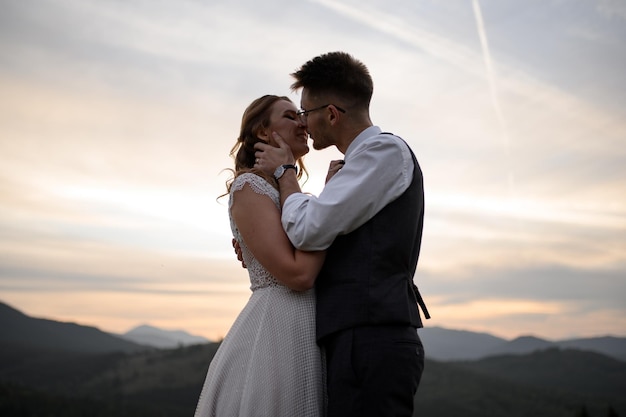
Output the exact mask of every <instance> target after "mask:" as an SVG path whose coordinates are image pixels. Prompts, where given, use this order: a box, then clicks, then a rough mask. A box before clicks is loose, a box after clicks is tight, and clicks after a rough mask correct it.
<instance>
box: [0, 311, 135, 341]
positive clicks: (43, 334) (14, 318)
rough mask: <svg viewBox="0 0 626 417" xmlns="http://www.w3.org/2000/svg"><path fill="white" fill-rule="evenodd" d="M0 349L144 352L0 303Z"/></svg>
mask: <svg viewBox="0 0 626 417" xmlns="http://www.w3.org/2000/svg"><path fill="white" fill-rule="evenodd" d="M0 329H2V331H0V347H4V348H6V347H13V348H31V347H32V348H39V349H54V350H61V351H69V352H81V353H108V352H137V351H140V350H145V349H147V347H146V346H141V345H139V344H137V343H134V342H130V341H128V340H124V339H122V338H120V337H116V336H113V335H111V334H109V333H106V332H103V331H100V330H99V329H97V328H95V327H89V326H81V325H79V324H76V323H64V322H59V321H54V320H47V319H39V318H33V317H29V316H27V315H25V314H23V313H22V312H20V311H18V310H16V309H14V308H12V307H10V306H9V305H7V304H5V303H1V302H0Z"/></svg>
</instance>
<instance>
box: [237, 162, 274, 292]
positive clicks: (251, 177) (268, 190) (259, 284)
mask: <svg viewBox="0 0 626 417" xmlns="http://www.w3.org/2000/svg"><path fill="white" fill-rule="evenodd" d="M245 185H249V186H250V188H252V191H254V192H255V193H257V194H261V195H266V196H268V197H269V198H271V199H272V201H273V202H274V204H276V207H277V208H278V209H279V210H280V195H279V193H278V190H277V189H276V188H274V187H273V186H272V185H271V184H270V183H268V182H267V181H266V180H265V179H263V178H261V177H259V176H258V175H255V174H252V173H244V174H241V175H239V176H238V177H237V178H235V180H234V181H233V183H232V185H231V188H230V199H229V201H228V212H229V214H230V210H231V208H232V206H233V202H234V199H235V198H236V197H235V193H236V192H237V191H241V190H242V189H243V187H244V186H245ZM229 217H230V229H231V231H232V232H233V236H234V237H235V239H236V240H237V242H239V245H240V246H241V253H242V256H243V260H244V262H245V263H246V266H247V268H248V273H249V274H250V289H251V290H252V291H254V290H257V289H259V288H264V287H269V286H276V285H282V284H280V283H279V282H278V281H277V280H276V278H274V277H273V276H272V274H270V273H269V272H267V270H266V269H265V268H263V266H262V265H261V264H260V263H259V261H258V260H257V259H256V258H255V257H254V256H252V253H251V252H250V250H249V249H248V247H247V246H246V244H245V243H244V241H243V239H242V238H241V234H240V233H239V230H238V229H237V225H236V224H235V222H234V220H233V217H232V216H229Z"/></svg>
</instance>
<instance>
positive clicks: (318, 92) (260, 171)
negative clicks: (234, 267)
mask: <svg viewBox="0 0 626 417" xmlns="http://www.w3.org/2000/svg"><path fill="white" fill-rule="evenodd" d="M292 76H293V78H294V79H295V82H294V83H293V84H292V86H291V87H292V89H293V90H294V91H297V90H300V89H301V90H302V91H301V110H298V109H297V108H296V107H295V105H294V104H293V103H292V102H291V100H290V99H289V98H287V97H279V96H271V95H268V96H263V97H261V98H259V99H257V100H255V101H254V102H252V104H250V105H249V106H248V108H247V109H246V111H245V112H244V114H243V117H242V123H241V130H240V135H239V137H238V139H237V143H236V144H235V146H234V147H233V150H232V152H231V154H232V155H233V156H234V159H235V168H234V174H235V175H234V178H233V179H232V180H231V181H229V183H228V184H227V190H228V194H229V196H230V199H229V215H230V221H231V229H232V231H233V236H234V239H235V241H236V246H238V247H240V256H241V258H242V260H243V262H244V264H245V266H246V267H247V269H248V272H249V275H250V281H251V290H252V295H251V297H250V299H249V301H248V303H247V304H246V306H245V307H244V309H243V310H242V312H241V313H240V314H239V316H238V317H237V319H236V320H235V322H234V324H233V326H232V327H231V329H230V330H229V332H228V334H227V336H226V337H225V339H224V340H223V342H222V344H221V346H220V348H219V349H218V351H217V353H216V355H215V357H214V358H213V360H212V361H211V364H210V366H209V371H208V374H207V377H206V381H205V383H204V386H203V389H202V393H201V394H200V399H199V401H198V406H197V409H196V416H197V417H208V416H218V417H230V416H242V417H243V416H250V417H251V416H267V417H282V416H285V417H302V416H315V417H317V416H328V417H350V416H359V417H362V416H377V417H380V416H407V417H409V416H412V415H413V401H414V396H415V393H416V391H417V387H418V385H419V382H420V378H421V374H422V371H423V367H424V349H423V347H422V343H421V341H420V338H419V336H418V334H417V329H418V328H420V327H422V320H421V317H420V312H419V308H421V309H422V311H423V312H424V315H425V317H426V318H428V317H429V316H428V311H427V310H426V307H425V305H424V302H423V301H422V298H421V296H420V294H419V291H418V290H417V287H416V286H415V285H414V284H413V275H414V273H415V269H416V266H417V260H418V256H419V251H420V245H421V238H422V227H423V220H424V191H423V179H422V172H421V170H420V167H419V164H418V162H417V160H416V158H415V156H414V154H413V152H412V151H411V150H410V148H409V146H408V145H407V144H406V142H404V141H403V140H402V139H401V138H399V137H397V136H395V135H393V134H391V133H387V132H383V131H382V130H381V129H380V128H379V127H377V126H375V125H373V123H372V121H371V119H370V115H369V105H370V100H371V97H372V93H373V82H372V78H371V76H370V74H369V71H368V69H367V67H366V66H365V65H364V64H363V63H362V62H360V61H358V60H356V59H355V58H353V57H352V56H351V55H349V54H347V53H344V52H331V53H327V54H324V55H320V56H318V57H315V58H313V59H311V60H310V61H308V62H307V63H305V64H304V65H302V67H301V68H300V69H299V70H297V71H296V72H294V73H293V74H292ZM309 136H310V137H311V139H312V142H313V147H314V148H315V149H318V150H319V149H324V148H327V147H329V146H335V147H337V149H338V150H339V151H340V152H341V153H342V154H344V159H343V160H342V161H332V162H331V163H330V168H329V171H328V175H327V178H326V185H325V187H324V189H323V191H322V192H321V193H320V195H319V196H317V197H315V196H312V195H308V194H304V193H302V192H301V190H300V185H299V182H298V180H299V179H300V178H301V176H302V174H303V172H306V168H305V167H304V164H303V161H302V157H303V156H304V155H305V154H306V153H307V152H308V151H309V148H308V143H307V140H308V137H309ZM418 306H419V308H418Z"/></svg>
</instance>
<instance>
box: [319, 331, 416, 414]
mask: <svg viewBox="0 0 626 417" xmlns="http://www.w3.org/2000/svg"><path fill="white" fill-rule="evenodd" d="M321 342H322V347H323V348H324V351H325V355H326V378H327V379H326V388H327V395H328V398H327V400H328V403H327V417H351V416H354V417H356V416H358V417H368V416H371V417H388V416H389V417H391V416H393V417H396V416H397V417H412V416H413V401H414V397H415V393H416V392H417V386H418V385H419V382H420V379H421V376H422V371H423V370H424V348H423V346H422V342H421V340H420V338H419V336H418V335H417V330H416V329H415V328H414V327H405V326H368V327H356V328H351V329H347V330H343V331H340V332H337V333H334V334H332V335H330V336H328V337H326V338H324V339H323V340H322V341H321Z"/></svg>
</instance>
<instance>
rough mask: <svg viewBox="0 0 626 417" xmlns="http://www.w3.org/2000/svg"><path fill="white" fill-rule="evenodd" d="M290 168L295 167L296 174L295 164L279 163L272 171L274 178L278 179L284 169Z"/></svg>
mask: <svg viewBox="0 0 626 417" xmlns="http://www.w3.org/2000/svg"><path fill="white" fill-rule="evenodd" d="M290 168H293V169H295V170H296V175H297V174H298V167H296V166H295V165H292V164H285V165H281V166H279V167H278V168H276V171H274V178H276V181H278V180H279V179H280V177H282V176H283V174H284V173H285V171H287V170H288V169H290Z"/></svg>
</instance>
